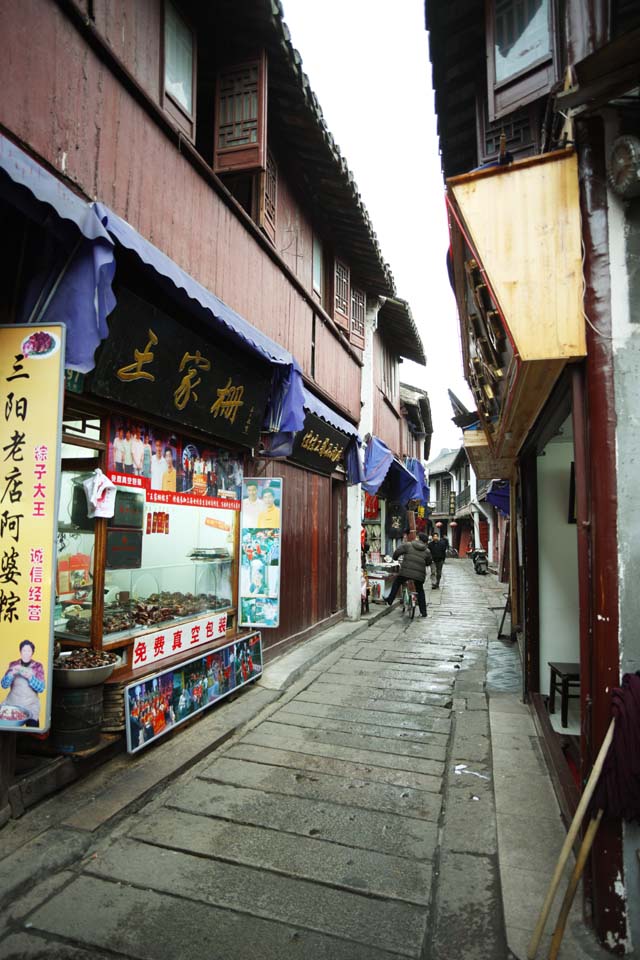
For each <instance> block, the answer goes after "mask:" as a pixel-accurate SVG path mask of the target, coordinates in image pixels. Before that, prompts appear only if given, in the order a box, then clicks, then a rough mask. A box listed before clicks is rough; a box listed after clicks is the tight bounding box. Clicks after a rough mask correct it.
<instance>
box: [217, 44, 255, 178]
mask: <svg viewBox="0 0 640 960" xmlns="http://www.w3.org/2000/svg"><path fill="white" fill-rule="evenodd" d="M266 167H267V59H266V55H265V54H264V53H262V54H261V55H260V57H258V58H257V59H255V60H249V61H246V62H245V63H236V64H232V65H231V66H226V67H223V68H222V69H221V70H220V72H219V73H218V77H217V80H216V111H215V142H214V162H213V168H214V170H215V172H216V173H224V172H225V171H232V170H266Z"/></svg>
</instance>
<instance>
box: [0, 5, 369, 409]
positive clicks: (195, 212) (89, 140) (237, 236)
mask: <svg viewBox="0 0 640 960" xmlns="http://www.w3.org/2000/svg"><path fill="white" fill-rule="evenodd" d="M94 9H95V14H96V23H97V26H98V29H99V30H100V31H102V34H103V36H104V38H105V39H106V40H107V41H108V42H109V44H110V46H111V47H112V49H113V50H114V52H115V53H116V54H117V55H118V56H120V57H121V58H122V59H123V61H124V62H125V65H126V66H127V67H128V69H129V70H130V71H131V72H132V73H133V74H134V76H135V77H136V79H137V80H138V82H139V83H140V85H141V86H143V87H144V89H145V91H146V92H147V94H148V95H149V96H150V97H151V98H152V99H153V100H155V101H156V103H157V102H158V100H159V91H160V59H159V57H160V43H159V41H160V2H159V0H135V2H133V0H128V2H124V0H116V2H107V0H97V2H95V3H94ZM0 88H1V89H2V90H3V96H2V98H1V99H0V127H3V128H4V129H5V130H6V131H7V132H8V133H9V135H10V136H12V137H13V138H14V139H16V140H18V141H19V142H21V143H22V144H24V145H26V146H27V148H28V149H29V150H30V152H32V153H33V154H34V155H35V156H36V158H37V159H41V160H43V161H44V162H45V163H46V164H49V165H50V166H51V167H52V168H53V169H54V170H55V171H56V172H57V173H58V175H59V176H63V177H64V178H66V180H67V181H68V182H70V183H71V184H72V185H74V186H75V187H76V188H77V189H78V190H79V191H80V192H82V193H83V194H84V195H85V196H86V197H87V198H90V199H96V200H100V201H102V202H103V203H106V204H107V205H108V206H110V207H112V208H113V209H114V210H115V211H116V212H117V213H118V214H119V215H120V216H122V217H124V219H125V220H127V221H128V222H129V223H131V224H132V225H133V226H134V227H135V228H136V230H138V231H139V232H140V233H141V234H142V235H143V236H144V237H146V238H147V239H148V240H150V241H151V242H152V243H154V244H155V245H156V246H158V247H160V248H161V249H162V250H164V251H165V253H167V254H168V255H169V256H170V257H171V258H172V259H173V260H175V262H176V263H178V264H179V265H180V266H181V267H183V268H184V269H185V270H187V271H188V272H189V273H190V274H192V275H193V276H194V277H195V278H196V279H197V280H199V281H200V282H201V283H203V284H204V285H205V286H206V287H208V289H210V290H212V291H213V292H214V293H216V294H217V296H219V297H221V298H222V299H223V300H224V301H225V302H226V303H228V304H229V306H231V307H233V308H234V309H235V310H237V311H238V312H239V313H240V314H242V316H244V317H245V318H246V319H247V320H248V321H249V322H250V323H252V324H253V325H254V326H256V327H257V328H258V329H260V330H263V331H265V332H266V333H267V334H268V335H269V336H270V337H272V338H273V339H274V340H276V341H277V342H278V343H281V344H282V345H283V346H285V347H286V348H287V349H288V350H290V351H291V353H293V354H294V356H295V357H296V359H297V360H298V362H299V363H300V365H301V367H302V369H303V371H304V372H305V373H306V374H307V375H309V376H314V375H315V379H316V381H317V383H318V385H319V386H320V387H321V388H322V389H323V390H324V391H325V392H326V394H328V395H329V396H331V397H333V398H334V399H335V401H336V402H337V403H338V404H339V405H340V406H341V407H342V408H343V410H344V412H346V413H347V414H348V415H350V416H351V417H352V418H353V419H354V420H355V421H357V420H358V419H359V415H360V367H359V365H358V363H357V362H356V361H355V360H354V359H353V358H352V357H351V356H350V355H349V354H348V353H347V351H346V350H344V349H343V348H342V347H341V346H340V344H339V343H338V341H337V340H336V339H335V337H333V336H332V335H331V334H330V333H329V332H328V331H327V330H325V329H324V328H323V327H322V324H321V323H320V322H319V321H318V328H319V333H318V336H317V338H316V359H315V372H314V369H313V363H312V331H313V314H312V308H311V307H310V306H309V304H308V303H306V302H305V300H304V298H303V296H302V295H301V293H300V291H299V290H298V289H297V288H296V287H295V286H294V285H293V284H292V283H291V281H290V279H289V278H288V276H287V274H286V272H285V271H283V270H282V269H281V268H280V266H279V265H278V264H277V263H276V262H274V260H273V259H272V258H271V257H270V256H269V255H268V253H267V252H266V251H265V250H264V249H263V248H262V247H261V246H260V244H259V243H257V242H256V239H255V237H254V235H253V233H252V232H251V231H250V230H248V229H247V227H246V226H245V225H244V224H243V222H242V220H241V218H238V217H237V216H236V214H235V213H234V212H233V211H232V210H230V209H229V207H228V206H227V205H226V204H225V203H224V202H223V200H222V199H221V198H220V196H219V195H218V194H217V193H216V192H215V190H214V189H213V188H212V186H211V185H210V184H209V183H208V182H207V180H206V179H205V178H204V177H203V176H201V175H200V174H199V173H198V171H197V170H196V169H195V168H194V166H193V165H192V164H191V163H190V162H189V161H188V160H187V159H186V158H185V156H183V154H182V153H181V152H180V151H179V150H178V149H177V146H176V144H175V143H174V141H173V140H171V139H169V137H168V136H167V135H166V134H165V132H164V131H163V130H162V129H161V128H160V126H159V125H158V123H157V122H156V121H155V120H154V119H153V118H152V117H151V115H150V113H149V112H148V110H147V109H145V108H144V107H143V106H142V105H141V103H139V102H138V101H137V100H135V99H134V98H133V96H132V95H131V94H130V93H129V92H128V91H127V90H125V88H124V87H123V85H122V84H121V83H120V81H119V80H118V79H117V78H116V77H115V76H114V74H113V73H112V72H111V70H110V68H108V67H107V66H106V65H105V63H104V62H103V61H102V60H101V59H99V57H98V56H97V54H96V53H95V52H94V51H93V50H92V49H91V48H90V47H89V46H88V45H87V44H86V42H85V40H84V38H83V37H81V35H80V34H79V33H78V31H77V30H76V28H75V27H74V26H73V24H72V23H71V22H70V21H69V20H68V19H67V17H66V15H65V14H64V13H63V12H62V10H61V9H60V7H59V6H58V5H57V4H56V3H54V2H52V0H3V3H2V9H1V11H0ZM276 159H277V158H276ZM280 192H281V199H280V201H279V204H278V210H279V214H280V219H281V224H280V226H279V228H278V232H277V236H276V248H277V249H278V251H279V252H280V251H281V255H282V256H283V258H284V259H285V262H286V263H287V264H288V265H289V266H290V267H291V268H292V269H294V263H295V264H296V266H295V270H294V272H295V273H296V275H297V277H298V278H299V279H300V280H301V281H302V282H303V283H304V284H305V287H307V286H308V287H310V285H311V228H310V220H309V218H307V217H305V216H304V214H303V211H302V210H301V209H299V207H298V206H297V204H296V203H295V202H294V200H293V197H292V196H291V194H290V192H289V191H288V190H287V188H286V186H285V185H284V183H283V184H282V187H281V191H280ZM295 230H297V231H298V232H297V234H296V233H295V232H294V231H295Z"/></svg>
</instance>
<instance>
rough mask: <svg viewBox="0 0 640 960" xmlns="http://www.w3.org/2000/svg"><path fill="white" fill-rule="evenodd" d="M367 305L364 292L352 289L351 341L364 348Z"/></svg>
mask: <svg viewBox="0 0 640 960" xmlns="http://www.w3.org/2000/svg"><path fill="white" fill-rule="evenodd" d="M365 304H366V298H365V293H364V290H359V289H358V287H351V339H352V340H353V341H354V342H355V343H356V344H357V345H359V346H362V347H364V317H365Z"/></svg>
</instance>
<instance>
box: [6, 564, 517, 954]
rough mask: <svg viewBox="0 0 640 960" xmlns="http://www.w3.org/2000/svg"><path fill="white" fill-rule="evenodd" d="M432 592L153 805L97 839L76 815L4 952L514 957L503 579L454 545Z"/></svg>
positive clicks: (20, 901)
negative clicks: (500, 754) (503, 737)
mask: <svg viewBox="0 0 640 960" xmlns="http://www.w3.org/2000/svg"><path fill="white" fill-rule="evenodd" d="M427 599H428V601H430V605H429V617H428V618H427V620H421V619H418V618H416V619H415V620H414V621H413V622H409V621H408V619H407V618H405V617H403V616H402V615H401V613H400V610H399V608H398V607H396V608H395V609H394V610H392V611H391V612H390V613H389V615H387V616H384V617H382V618H381V619H380V620H378V621H377V622H376V623H374V624H373V625H371V626H370V627H369V628H368V629H367V630H366V631H364V632H361V633H360V634H359V635H358V636H356V637H355V638H354V639H352V640H348V641H347V642H346V643H345V644H343V645H342V646H341V647H340V648H339V649H337V650H336V651H334V652H333V653H331V654H330V655H329V656H328V657H326V658H325V659H324V660H322V661H321V662H319V663H317V664H316V665H314V666H313V667H311V668H310V669H309V670H308V671H306V672H305V673H304V674H303V676H302V677H301V679H299V680H298V681H297V682H296V683H295V684H294V685H293V687H291V688H290V689H289V690H288V691H287V692H286V693H285V694H284V696H283V697H281V698H280V699H278V700H277V701H276V702H274V703H272V704H270V705H269V706H267V707H265V708H264V709H262V710H261V712H260V713H259V714H258V716H256V718H255V719H254V720H253V721H252V722H251V723H249V724H248V725H247V726H245V727H244V729H242V730H241V732H240V733H239V735H238V736H236V737H235V738H233V739H231V740H230V741H228V742H227V743H226V744H225V745H224V746H223V747H221V748H219V749H217V750H216V751H214V752H213V753H210V754H209V755H207V756H205V758H204V759H202V760H201V761H200V762H199V763H197V764H196V765H195V766H194V767H192V768H191V769H190V770H188V771H187V772H186V773H184V774H182V775H181V776H180V777H178V778H177V779H176V780H174V781H173V782H172V783H171V784H170V785H168V786H164V787H163V788H162V789H160V790H159V791H158V792H157V794H156V795H155V797H153V799H152V800H151V801H150V802H147V803H146V804H144V805H143V806H142V807H141V808H140V809H139V810H138V811H137V812H135V813H131V812H129V813H128V814H126V815H125V816H124V817H123V818H121V819H120V820H119V821H117V822H116V823H115V825H114V824H113V823H111V824H107V825H106V826H105V827H104V828H102V829H101V830H98V831H97V832H96V833H94V834H93V835H89V840H88V841H87V842H83V839H82V836H83V834H82V830H81V829H79V828H75V829H74V828H72V827H67V828H65V829H63V830H61V831H59V833H62V834H63V837H64V838H66V839H65V840H64V842H65V843H66V844H69V845H73V844H74V843H75V844H76V846H77V849H78V854H77V858H76V859H74V858H71V862H69V863H67V864H66V866H65V869H62V870H60V871H57V872H56V870H50V871H47V872H42V873H41V874H40V875H39V876H37V877H36V878H35V879H34V880H33V882H31V883H30V884H28V885H27V886H26V888H25V887H23V889H22V890H21V891H20V893H19V895H18V896H17V898H15V899H14V900H13V901H12V902H11V903H10V904H9V906H8V908H7V910H6V911H5V929H4V935H3V937H2V944H1V945H0V957H2V958H5V960H6V958H12V960H19V958H20V960H23V958H25V960H26V958H32V957H41V956H42V957H44V956H47V957H48V958H51V957H60V958H67V957H68V958H72V960H73V958H78V960H80V958H88V957H90V956H91V957H96V956H98V957H106V956H110V957H112V956H120V957H131V958H145V960H164V958H171V960H175V958H178V957H179V958H185V960H191V958H193V960H195V958H204V957H206V958H209V960H213V958H221V960H222V958H224V960H233V958H238V960H239V958H247V957H258V958H264V960H271V958H274V960H275V958H278V960H287V958H290V957H291V958H293V957H296V958H302V957H304V958H305V960H390V958H392V957H398V956H401V957H415V958H418V957H424V958H433V960H454V958H456V960H461V958H464V960H475V958H478V960H480V958H482V960H492V958H500V960H502V958H506V957H508V956H510V954H509V952H508V948H507V945H506V939H505V928H504V922H503V915H502V901H501V896H500V880H499V871H498V860H497V845H496V820H495V804H494V795H493V783H492V768H491V756H490V751H491V745H490V735H489V712H488V704H487V697H486V694H485V679H486V672H487V641H488V638H489V637H490V638H491V639H492V640H493V638H495V633H496V616H497V615H496V613H495V612H492V611H491V609H490V607H491V606H499V605H500V604H501V603H502V602H503V587H502V585H500V584H497V583H496V580H495V577H493V576H490V577H486V578H479V577H476V576H475V575H474V573H473V569H472V567H471V565H470V564H468V563H467V562H465V561H454V562H450V563H448V564H447V565H446V566H445V573H444V578H443V583H442V588H441V589H440V590H439V591H428V595H427ZM502 648H504V645H499V647H498V649H497V651H496V653H497V656H496V658H495V662H494V664H493V670H494V676H495V678H497V680H496V682H500V678H502V682H503V683H507V685H508V683H509V682H510V679H509V677H510V671H511V672H512V673H513V674H514V675H515V674H516V673H517V670H514V668H513V661H512V660H511V661H510V663H509V664H507V666H505V664H504V663H501V662H500V649H502ZM516 659H517V657H516ZM505 678H506V679H505ZM254 692H256V693H257V691H249V692H248V693H247V696H252V695H253V694H254ZM221 709H222V710H224V709H225V707H224V706H223V707H221ZM194 729H195V728H194ZM191 735H192V733H191V731H186V732H183V733H182V734H181V736H183V737H190V736H191ZM38 815H39V808H35V809H34V810H32V811H31V812H30V813H28V814H27V815H26V817H25V818H23V819H24V820H25V821H26V820H27V818H31V819H32V820H33V822H34V824H36V823H37V819H38ZM50 832H51V831H50ZM89 841H90V842H89ZM58 842H61V841H60V837H58ZM19 855H20V851H19V850H18V851H16V852H15V853H14V854H13V856H14V857H16V856H19ZM1 867H2V864H1V862H0V868H1Z"/></svg>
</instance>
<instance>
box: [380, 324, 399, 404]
mask: <svg viewBox="0 0 640 960" xmlns="http://www.w3.org/2000/svg"><path fill="white" fill-rule="evenodd" d="M381 347H382V392H383V394H384V395H385V397H386V398H387V400H388V401H389V403H391V405H392V406H393V407H395V405H396V403H397V401H398V383H399V380H400V376H399V371H398V359H397V356H396V354H394V352H393V350H391V348H390V347H388V346H387V344H386V343H385V342H384V340H383V341H382V342H381Z"/></svg>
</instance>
